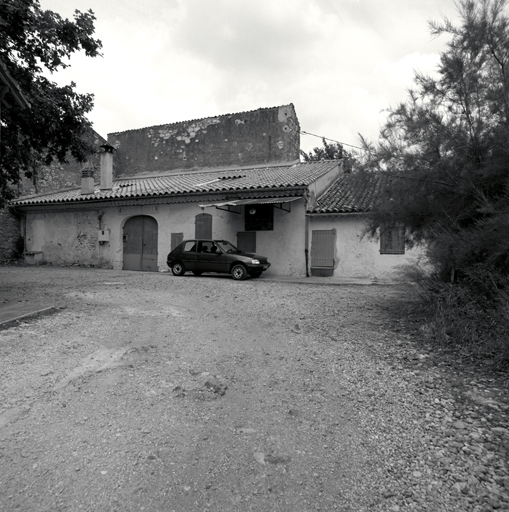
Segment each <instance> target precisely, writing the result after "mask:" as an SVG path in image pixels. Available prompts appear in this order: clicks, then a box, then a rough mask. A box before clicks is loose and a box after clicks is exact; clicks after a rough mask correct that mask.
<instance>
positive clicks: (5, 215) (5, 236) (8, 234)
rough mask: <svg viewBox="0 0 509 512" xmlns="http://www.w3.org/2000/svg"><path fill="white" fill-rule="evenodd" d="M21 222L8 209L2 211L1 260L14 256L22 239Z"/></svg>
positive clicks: (0, 231)
mask: <svg viewBox="0 0 509 512" xmlns="http://www.w3.org/2000/svg"><path fill="white" fill-rule="evenodd" d="M20 235H21V232H20V221H19V218H17V217H15V216H14V215H13V214H12V213H11V212H10V211H9V210H8V209H7V208H2V209H0V260H7V259H10V258H12V257H13V256H14V252H15V248H16V242H17V240H18V238H19V237H20Z"/></svg>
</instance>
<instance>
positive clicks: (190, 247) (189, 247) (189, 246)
mask: <svg viewBox="0 0 509 512" xmlns="http://www.w3.org/2000/svg"><path fill="white" fill-rule="evenodd" d="M182 251H183V252H196V242H193V241H192V240H191V241H189V242H186V243H185V244H184V247H183V248H182Z"/></svg>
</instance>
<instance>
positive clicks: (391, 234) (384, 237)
mask: <svg viewBox="0 0 509 512" xmlns="http://www.w3.org/2000/svg"><path fill="white" fill-rule="evenodd" d="M380 254H405V228H404V227H403V226H395V227H392V228H387V227H386V228H382V229H381V231H380Z"/></svg>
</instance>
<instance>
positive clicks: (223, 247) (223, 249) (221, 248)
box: [166, 240, 270, 281]
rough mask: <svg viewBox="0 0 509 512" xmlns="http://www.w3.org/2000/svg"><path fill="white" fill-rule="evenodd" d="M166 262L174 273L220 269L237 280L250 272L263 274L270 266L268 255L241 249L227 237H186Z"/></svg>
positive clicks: (254, 274) (200, 272) (194, 272)
mask: <svg viewBox="0 0 509 512" xmlns="http://www.w3.org/2000/svg"><path fill="white" fill-rule="evenodd" d="M166 263H167V264H168V267H170V268H171V271H172V272H173V275H175V276H182V275H184V274H185V273H186V272H187V271H188V270H189V271H191V272H192V273H193V274H194V275H196V276H200V275H201V274H203V272H220V273H225V274H231V275H232V277H233V279H236V280H238V281H241V280H242V279H246V277H247V276H248V275H249V276H251V277H260V276H261V275H262V272H263V271H264V270H267V269H268V268H269V267H270V263H269V262H268V260H267V258H266V257H265V256H259V255H257V254H250V253H246V252H242V251H240V250H239V249H237V248H236V247H235V246H234V245H233V244H231V243H230V242H227V241H226V240H184V241H183V242H182V243H181V244H179V245H178V246H177V247H175V249H173V251H171V252H170V254H168V257H167V258H166Z"/></svg>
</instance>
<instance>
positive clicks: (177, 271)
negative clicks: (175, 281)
mask: <svg viewBox="0 0 509 512" xmlns="http://www.w3.org/2000/svg"><path fill="white" fill-rule="evenodd" d="M171 271H172V272H173V275H174V276H183V275H184V274H185V273H186V267H184V265H183V264H182V263H180V261H176V262H175V263H173V265H172V266H171Z"/></svg>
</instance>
